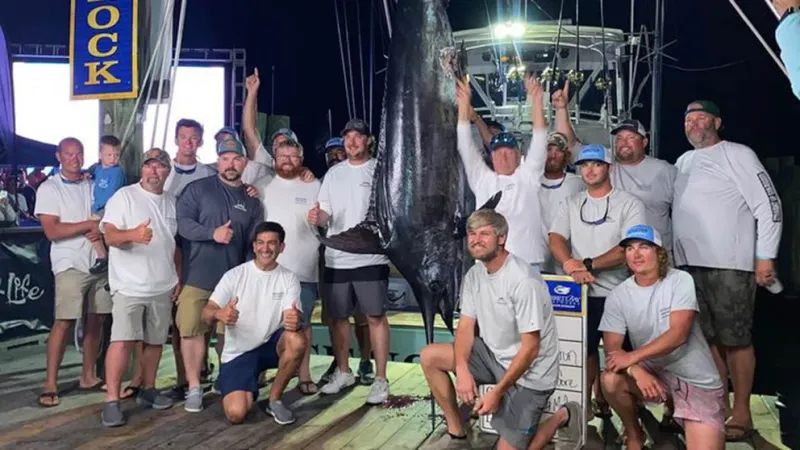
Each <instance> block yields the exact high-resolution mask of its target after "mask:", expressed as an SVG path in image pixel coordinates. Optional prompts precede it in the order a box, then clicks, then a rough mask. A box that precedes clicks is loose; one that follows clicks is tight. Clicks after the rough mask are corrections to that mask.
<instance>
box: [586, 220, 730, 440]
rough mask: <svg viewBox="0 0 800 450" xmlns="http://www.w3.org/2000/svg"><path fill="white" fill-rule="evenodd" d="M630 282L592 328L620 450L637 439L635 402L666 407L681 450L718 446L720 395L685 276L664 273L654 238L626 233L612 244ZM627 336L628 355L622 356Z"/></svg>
mask: <svg viewBox="0 0 800 450" xmlns="http://www.w3.org/2000/svg"><path fill="white" fill-rule="evenodd" d="M620 245H621V246H622V247H623V248H624V249H625V259H626V261H627V263H628V268H629V269H630V270H631V272H633V276H632V277H630V278H628V279H627V280H625V281H624V282H623V283H622V284H620V285H619V286H617V287H616V288H614V289H613V290H612V291H611V293H610V294H609V296H608V298H607V299H606V309H605V312H604V313H603V319H602V321H601V322H600V331H602V332H603V343H604V346H605V350H606V371H605V372H604V373H603V375H602V378H601V383H602V385H603V391H604V392H605V396H606V399H608V402H609V403H610V404H611V407H612V408H614V410H615V411H617V414H619V416H620V418H621V419H622V423H623V425H624V427H625V437H626V441H627V448H629V449H631V450H639V449H641V448H642V447H643V446H644V442H645V436H644V432H643V431H642V428H641V426H640V425H639V421H638V419H637V403H638V402H639V401H647V402H666V401H669V400H671V401H672V402H673V403H674V413H673V417H674V418H675V419H676V421H678V422H679V423H680V422H682V426H683V427H684V430H685V432H686V446H687V448H688V450H694V449H703V450H721V449H722V448H723V447H724V444H725V439H724V430H725V425H724V422H723V421H724V418H723V416H724V413H723V411H724V403H723V396H724V393H723V392H724V391H723V389H722V382H721V381H720V377H719V373H718V372H717V368H716V366H715V365H714V359H713V357H712V356H711V350H710V349H709V347H708V344H707V343H706V340H705V339H704V338H703V333H702V331H701V330H700V326H699V325H698V324H697V322H695V320H694V319H695V315H696V314H697V312H698V311H699V310H698V305H697V297H696V294H695V286H694V281H693V280H692V277H691V275H689V274H688V273H686V272H683V271H681V270H677V269H672V268H670V267H669V260H668V256H667V253H666V252H665V251H664V248H663V247H662V245H661V237H660V236H659V234H658V232H657V231H655V230H653V228H652V227H650V226H648V225H637V226H634V227H631V228H630V229H629V230H628V231H627V233H626V235H625V239H623V240H622V242H620ZM626 332H627V333H628V335H629V336H630V339H631V343H632V344H633V348H634V349H635V350H633V351H632V352H625V351H623V350H622V341H623V339H624V338H625V333H626Z"/></svg>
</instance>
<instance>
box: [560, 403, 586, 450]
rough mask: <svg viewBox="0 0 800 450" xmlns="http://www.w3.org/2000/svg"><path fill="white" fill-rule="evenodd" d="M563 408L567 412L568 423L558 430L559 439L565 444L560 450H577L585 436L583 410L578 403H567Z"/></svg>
mask: <svg viewBox="0 0 800 450" xmlns="http://www.w3.org/2000/svg"><path fill="white" fill-rule="evenodd" d="M563 408H564V409H566V410H567V422H566V423H565V424H563V425H562V426H561V428H560V429H559V430H558V437H559V439H560V440H561V441H562V443H563V444H564V445H562V446H560V447H559V450H562V449H563V450H566V449H570V450H571V449H577V448H578V443H579V442H580V441H581V436H583V425H584V420H583V415H584V414H583V408H581V405H580V404H579V403H577V402H567V403H565V404H564V406H563Z"/></svg>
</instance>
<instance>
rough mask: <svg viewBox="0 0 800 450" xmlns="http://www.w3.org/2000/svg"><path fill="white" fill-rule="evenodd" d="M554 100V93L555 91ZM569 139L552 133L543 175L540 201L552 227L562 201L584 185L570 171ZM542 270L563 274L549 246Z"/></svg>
mask: <svg viewBox="0 0 800 450" xmlns="http://www.w3.org/2000/svg"><path fill="white" fill-rule="evenodd" d="M554 102H555V95H554ZM568 147H569V143H568V142H567V137H566V136H564V135H563V134H561V133H559V132H557V131H556V132H553V133H550V137H549V138H548V139H547V162H546V163H545V166H544V175H543V176H542V180H541V184H542V188H541V190H539V201H540V202H541V203H542V220H543V222H544V225H545V227H546V228H547V229H548V230H549V229H550V225H552V224H553V217H554V216H555V215H556V212H557V211H558V207H559V205H560V204H561V202H563V201H564V199H566V198H567V197H569V196H571V195H573V194H576V193H578V192H580V191H582V190H583V189H584V186H583V180H581V177H579V176H578V175H575V174H574V173H569V172H567V170H566V169H567V162H568V161H569V149H568ZM542 271H543V272H546V273H551V274H563V273H564V271H563V270H562V269H561V266H560V265H559V264H556V261H555V259H554V258H553V255H552V254H551V253H550V249H549V248H548V249H547V259H546V260H545V263H544V265H543V266H542Z"/></svg>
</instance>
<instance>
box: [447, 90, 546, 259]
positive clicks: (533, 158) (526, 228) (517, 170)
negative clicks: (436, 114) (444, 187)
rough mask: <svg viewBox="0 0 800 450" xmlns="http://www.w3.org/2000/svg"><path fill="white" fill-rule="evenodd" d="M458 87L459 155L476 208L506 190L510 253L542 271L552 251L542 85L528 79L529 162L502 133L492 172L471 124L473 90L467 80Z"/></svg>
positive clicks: (502, 208)
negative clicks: (542, 193) (546, 219)
mask: <svg viewBox="0 0 800 450" xmlns="http://www.w3.org/2000/svg"><path fill="white" fill-rule="evenodd" d="M457 84H458V86H457V100H458V152H459V154H460V155H461V161H462V162H463V163H464V168H465V172H466V174H467V181H468V182H469V186H470V189H472V192H473V193H474V194H475V204H477V205H482V204H484V203H486V201H487V200H489V198H491V197H492V196H493V195H495V194H496V193H497V192H498V191H503V196H502V198H501V199H500V203H499V204H498V205H497V208H496V210H497V212H499V213H501V214H503V216H505V217H506V220H508V222H509V224H510V225H509V226H510V228H509V235H508V244H507V246H508V249H509V251H510V252H511V253H514V254H515V255H517V256H519V257H520V258H522V259H524V260H525V261H528V263H529V264H532V265H535V266H537V267H538V268H540V267H539V265H541V264H542V263H544V261H545V253H546V249H547V238H546V235H545V231H546V229H545V227H544V223H543V221H542V214H541V211H542V208H541V204H540V202H539V189H540V188H541V182H540V179H541V177H542V173H544V166H545V160H546V159H547V123H546V122H545V118H544V105H543V101H542V98H543V93H544V91H543V90H542V86H541V84H540V83H539V82H538V81H537V80H535V79H534V78H533V76H530V75H529V76H527V77H526V78H525V86H526V89H527V92H528V99H529V101H530V102H531V109H532V111H533V136H532V138H531V143H530V147H529V149H528V154H527V157H526V158H525V162H524V163H522V164H520V161H521V157H522V155H521V153H520V150H519V144H518V143H517V139H516V138H515V137H514V136H513V135H512V134H510V133H500V134H498V135H496V136H494V137H493V138H492V140H491V145H490V146H491V152H492V153H491V156H492V166H493V168H494V169H490V168H489V167H488V166H487V165H486V163H485V162H484V161H483V157H482V156H481V152H480V150H479V149H478V147H477V146H476V145H475V141H474V139H473V137H472V127H471V126H470V122H469V120H470V112H471V111H472V106H471V103H470V102H471V99H472V91H471V88H470V86H469V83H468V82H467V81H464V80H458V81H457Z"/></svg>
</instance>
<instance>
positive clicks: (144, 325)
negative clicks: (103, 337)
mask: <svg viewBox="0 0 800 450" xmlns="http://www.w3.org/2000/svg"><path fill="white" fill-rule="evenodd" d="M171 297H172V291H171V290H170V291H169V292H165V293H163V294H161V295H154V296H152V297H128V296H127V295H123V294H120V293H116V294H114V296H113V301H114V308H113V310H112V311H111V317H112V318H113V319H114V321H113V322H112V324H111V342H116V341H143V342H144V343H145V344H149V345H164V343H165V342H167V335H168V334H169V321H170V318H171V315H172V299H171Z"/></svg>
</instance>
